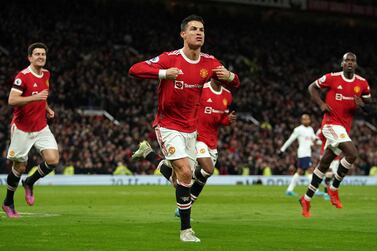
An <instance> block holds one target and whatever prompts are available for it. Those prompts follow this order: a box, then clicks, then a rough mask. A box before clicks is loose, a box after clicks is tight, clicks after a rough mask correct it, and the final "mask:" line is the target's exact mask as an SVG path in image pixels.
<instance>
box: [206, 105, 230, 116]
mask: <svg viewBox="0 0 377 251" xmlns="http://www.w3.org/2000/svg"><path fill="white" fill-rule="evenodd" d="M204 113H205V114H212V113H219V114H223V113H225V111H221V110H216V109H213V108H212V107H210V106H206V107H204Z"/></svg>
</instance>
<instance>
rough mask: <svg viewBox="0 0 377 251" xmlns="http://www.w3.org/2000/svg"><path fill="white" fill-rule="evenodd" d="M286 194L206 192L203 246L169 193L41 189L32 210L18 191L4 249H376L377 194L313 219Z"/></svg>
mask: <svg viewBox="0 0 377 251" xmlns="http://www.w3.org/2000/svg"><path fill="white" fill-rule="evenodd" d="M0 188H1V191H2V192H1V194H2V195H4V193H5V189H6V188H5V186H2V187H0ZM284 190H285V187H267V186H208V187H206V188H205V189H204V191H203V193H202V196H201V197H200V198H199V200H198V201H197V202H196V203H195V204H194V206H193V210H192V217H193V219H194V221H193V222H192V226H193V229H194V230H195V231H196V233H197V235H198V237H199V238H201V240H202V242H201V243H182V242H181V241H180V240H179V219H178V218H175V217H173V214H174V209H175V192H174V190H173V188H172V187H170V186H109V187H106V186H103V187H97V186H96V187H93V186H92V187H91V186H87V187H63V186H60V187H56V186H54V187H48V186H38V187H36V188H35V193H36V204H35V205H34V206H33V207H28V206H27V205H26V203H25V201H24V199H23V189H22V187H19V189H18V191H17V193H16V209H17V210H18V211H19V212H20V213H21V216H22V217H21V218H19V219H8V218H6V217H5V215H4V214H1V213H0V250H21V249H25V248H26V249H27V250H321V251H323V250H332V251H333V250H377V241H376V240H377V211H376V210H377V187H375V186H372V187H350V186H348V187H347V186H345V187H342V188H341V191H340V196H341V199H342V202H343V205H344V208H342V209H336V208H335V207H333V206H332V205H330V202H329V201H325V200H323V198H322V197H315V198H314V199H313V201H312V218H310V219H305V218H303V217H302V216H301V214H300V212H301V208H300V206H299V204H298V202H297V201H298V197H287V196H285V195H284ZM296 191H297V192H299V193H301V194H302V193H303V192H304V191H305V187H298V188H296Z"/></svg>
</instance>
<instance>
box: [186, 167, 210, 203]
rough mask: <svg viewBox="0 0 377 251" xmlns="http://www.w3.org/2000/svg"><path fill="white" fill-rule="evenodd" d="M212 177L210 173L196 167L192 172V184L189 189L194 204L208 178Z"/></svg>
mask: <svg viewBox="0 0 377 251" xmlns="http://www.w3.org/2000/svg"><path fill="white" fill-rule="evenodd" d="M211 175H212V173H209V172H206V171H205V170H204V169H203V168H201V167H200V166H199V167H197V168H196V169H195V171H194V175H193V178H194V180H195V181H194V184H193V185H192V187H191V200H192V202H195V200H196V199H197V198H198V196H199V194H200V193H201V192H202V190H203V188H204V185H205V184H206V183H207V180H208V178H209V177H210V176H211Z"/></svg>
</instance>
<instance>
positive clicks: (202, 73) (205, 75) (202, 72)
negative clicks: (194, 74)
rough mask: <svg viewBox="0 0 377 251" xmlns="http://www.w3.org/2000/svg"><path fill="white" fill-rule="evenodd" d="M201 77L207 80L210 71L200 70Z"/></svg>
mask: <svg viewBox="0 0 377 251" xmlns="http://www.w3.org/2000/svg"><path fill="white" fill-rule="evenodd" d="M199 74H200V76H201V77H202V78H206V77H207V76H208V70H207V69H204V68H203V69H200V72H199Z"/></svg>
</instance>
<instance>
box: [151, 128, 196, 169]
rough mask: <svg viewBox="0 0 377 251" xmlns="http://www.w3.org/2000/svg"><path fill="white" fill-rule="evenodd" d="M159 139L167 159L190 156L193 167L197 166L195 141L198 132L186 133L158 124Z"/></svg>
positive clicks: (157, 133)
mask: <svg viewBox="0 0 377 251" xmlns="http://www.w3.org/2000/svg"><path fill="white" fill-rule="evenodd" d="M155 132H156V136H157V141H158V143H159V144H160V148H161V151H162V153H163V154H164V156H165V159H167V160H176V159H182V158H188V159H189V161H190V166H191V169H194V168H195V162H196V151H195V143H196V137H197V132H196V131H195V132H192V133H185V132H179V131H176V130H172V129H167V128H163V127H159V126H156V127H155Z"/></svg>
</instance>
